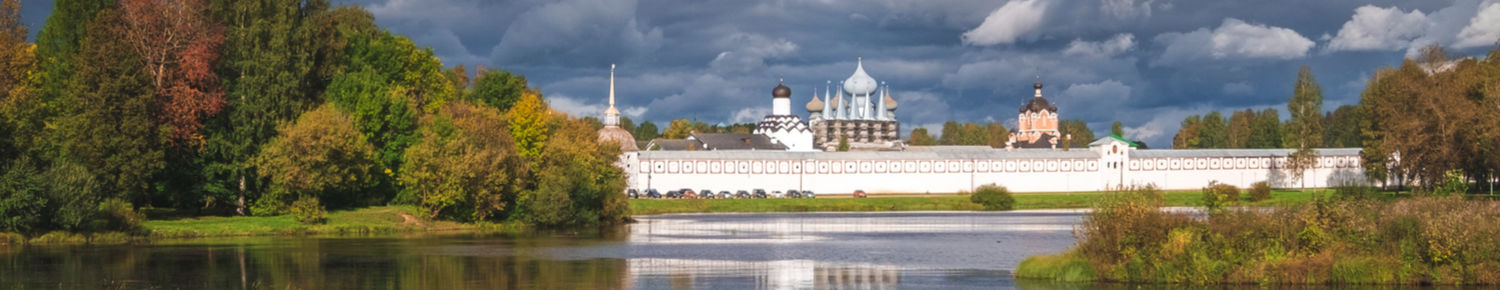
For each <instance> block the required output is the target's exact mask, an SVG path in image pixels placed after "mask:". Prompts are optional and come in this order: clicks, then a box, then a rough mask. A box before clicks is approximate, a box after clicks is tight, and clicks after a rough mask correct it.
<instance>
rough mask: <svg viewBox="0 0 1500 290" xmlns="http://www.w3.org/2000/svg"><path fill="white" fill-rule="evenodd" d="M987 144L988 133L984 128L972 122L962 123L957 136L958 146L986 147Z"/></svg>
mask: <svg viewBox="0 0 1500 290" xmlns="http://www.w3.org/2000/svg"><path fill="white" fill-rule="evenodd" d="M987 144H989V131H988V129H986V128H985V127H984V126H979V125H978V124H974V122H967V123H964V126H963V129H962V130H961V133H960V134H959V145H971V146H972V145H987Z"/></svg>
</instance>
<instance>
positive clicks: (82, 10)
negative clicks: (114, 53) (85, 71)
mask: <svg viewBox="0 0 1500 290" xmlns="http://www.w3.org/2000/svg"><path fill="white" fill-rule="evenodd" d="M115 3H116V0H56V1H55V2H54V4H53V6H52V13H51V14H48V16H47V22H46V24H45V25H42V28H41V31H39V32H38V33H37V37H36V62H37V67H38V69H39V72H41V75H39V76H38V78H39V80H37V82H36V83H37V88H36V91H35V93H36V94H37V98H38V99H40V100H42V101H43V102H47V103H51V102H53V101H54V100H55V99H57V98H58V97H59V96H62V94H63V92H64V91H65V90H67V86H68V83H69V79H70V78H72V77H73V75H74V74H75V71H74V68H73V66H74V61H75V60H76V58H75V57H74V56H73V55H75V54H78V51H79V50H80V47H81V46H82V42H83V40H84V38H85V37H86V36H87V35H88V26H89V23H90V22H93V21H94V17H95V16H97V15H99V12H100V11H104V9H106V8H111V7H114V6H115ZM40 113H42V114H50V112H46V111H43V112H40Z"/></svg>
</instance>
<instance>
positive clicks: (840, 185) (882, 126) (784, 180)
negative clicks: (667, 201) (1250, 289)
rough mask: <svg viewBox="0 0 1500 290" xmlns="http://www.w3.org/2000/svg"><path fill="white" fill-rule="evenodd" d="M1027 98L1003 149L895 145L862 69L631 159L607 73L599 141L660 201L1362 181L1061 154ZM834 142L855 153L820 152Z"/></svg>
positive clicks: (1352, 162) (1215, 155)
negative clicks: (803, 111)
mask: <svg viewBox="0 0 1500 290" xmlns="http://www.w3.org/2000/svg"><path fill="white" fill-rule="evenodd" d="M1034 89H1035V94H1034V95H1033V96H1032V97H1031V98H1030V99H1029V101H1028V102H1026V103H1024V104H1023V105H1022V107H1021V108H1020V114H1019V115H1018V120H1017V121H1018V123H1019V126H1018V128H1016V129H1017V130H1016V131H1015V132H1013V134H1011V136H1012V137H1011V140H1010V142H1008V145H1007V148H1004V149H994V148H989V147H987V146H906V145H904V144H902V142H901V141H900V136H901V134H900V133H899V132H898V130H899V129H900V125H899V123H898V121H897V120H896V118H895V117H896V116H895V110H896V101H895V99H893V98H892V97H891V94H890V88H889V87H888V86H885V85H877V83H876V82H875V80H874V79H873V78H871V77H870V76H869V75H868V74H867V73H865V69H864V65H863V63H862V62H861V63H860V64H859V65H857V66H856V68H855V72H854V75H853V76H850V77H849V79H848V80H845V81H844V82H843V83H842V84H841V88H840V89H839V90H836V91H825V94H824V97H826V101H824V100H822V99H819V98H818V96H817V95H816V93H814V94H813V97H812V98H811V100H810V101H809V102H808V104H807V110H808V112H809V118H808V119H809V120H808V122H809V123H806V124H805V123H803V122H802V120H801V118H800V117H799V116H798V115H795V114H792V113H791V95H792V92H791V89H790V88H788V87H786V86H785V85H777V86H776V88H774V89H773V90H772V94H771V95H772V98H771V103H772V113H771V115H767V116H766V118H765V120H763V121H761V123H760V124H759V125H758V126H757V128H756V130H755V132H754V133H753V134H695V135H694V136H693V137H691V140H689V141H690V143H691V144H692V145H690V146H682V148H681V149H679V150H668V151H639V150H638V149H637V148H636V145H635V143H634V142H633V140H634V139H633V138H631V137H630V135H629V133H628V132H625V130H622V129H620V128H619V127H618V126H619V111H618V110H616V109H615V108H614V78H613V72H611V78H610V108H609V109H608V110H607V111H605V118H604V120H605V128H604V129H601V130H600V131H599V134H600V135H599V136H600V138H601V139H603V140H618V141H621V142H620V144H621V148H622V149H625V153H624V154H623V156H621V159H620V162H621V163H620V164H621V167H623V168H624V169H625V171H626V174H627V175H628V182H629V186H630V188H637V189H646V188H656V189H659V190H663V191H665V190H667V189H678V188H693V189H695V190H697V189H712V190H729V191H735V190H749V189H755V188H761V189H766V190H787V189H798V190H812V191H814V192H818V193H823V194H830V193H833V194H838V193H849V192H852V191H854V190H856V189H863V190H865V191H867V192H871V193H953V192H959V191H968V190H972V189H973V188H975V187H977V186H980V185H985V184H992V183H993V184H999V185H1002V186H1005V187H1007V188H1009V189H1010V190H1012V191H1019V192H1069V191H1100V190H1105V189H1107V188H1109V187H1114V186H1118V185H1145V184H1155V185H1157V186H1159V187H1162V188H1163V189H1198V188H1202V187H1204V186H1206V185H1207V184H1208V183H1209V182H1210V181H1219V182H1222V183H1228V184H1232V185H1234V186H1238V187H1248V186H1249V185H1250V184H1251V183H1255V182H1259V181H1270V182H1271V183H1272V186H1274V187H1302V186H1306V187H1328V186H1330V185H1332V184H1336V183H1338V182H1345V181H1356V180H1358V181H1362V180H1363V178H1364V174H1363V167H1362V166H1361V164H1360V158H1359V150H1360V149H1359V148H1333V149H1319V150H1318V153H1319V157H1318V162H1317V166H1316V168H1314V169H1311V170H1308V171H1307V172H1306V173H1305V175H1304V178H1303V181H1301V182H1295V183H1294V180H1293V178H1292V174H1291V172H1288V171H1287V170H1285V167H1286V162H1287V158H1286V157H1287V156H1288V154H1290V153H1291V150H1288V149H1193V150H1178V149H1137V148H1136V145H1135V144H1134V143H1131V142H1130V141H1126V140H1124V139H1120V138H1118V137H1114V136H1111V137H1105V138H1102V139H1099V140H1097V141H1094V142H1093V143H1091V144H1089V147H1088V148H1077V149H1072V150H1066V149H1060V148H1059V146H1057V145H1056V144H1059V143H1060V142H1062V140H1064V139H1065V138H1068V136H1060V134H1059V132H1058V130H1057V120H1059V119H1060V118H1059V117H1058V108H1057V107H1056V106H1055V105H1053V104H1051V103H1050V102H1048V101H1047V100H1046V99H1045V98H1043V97H1042V84H1041V83H1040V82H1038V83H1036V84H1035V86H1034ZM995 109H996V110H1004V109H1005V108H995ZM840 138H847V140H849V143H850V144H851V148H854V149H855V150H852V151H851V152H826V151H831V150H830V149H832V148H833V147H834V146H836V145H837V143H838V142H839V141H838V140H839V139H840ZM757 140H758V141H757ZM757 144H760V145H757Z"/></svg>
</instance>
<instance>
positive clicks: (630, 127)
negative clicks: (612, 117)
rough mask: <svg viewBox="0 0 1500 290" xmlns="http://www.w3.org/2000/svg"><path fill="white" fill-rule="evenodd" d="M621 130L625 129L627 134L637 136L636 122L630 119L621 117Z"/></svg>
mask: <svg viewBox="0 0 1500 290" xmlns="http://www.w3.org/2000/svg"><path fill="white" fill-rule="evenodd" d="M620 129H624V130H625V132H630V133H631V134H635V121H634V120H630V117H626V116H620Z"/></svg>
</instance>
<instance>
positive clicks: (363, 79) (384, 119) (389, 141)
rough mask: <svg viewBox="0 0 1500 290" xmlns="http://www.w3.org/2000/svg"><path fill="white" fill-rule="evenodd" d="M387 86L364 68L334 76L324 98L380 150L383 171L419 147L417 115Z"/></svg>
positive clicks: (372, 71)
mask: <svg viewBox="0 0 1500 290" xmlns="http://www.w3.org/2000/svg"><path fill="white" fill-rule="evenodd" d="M386 83H387V82H386V78H385V76H382V75H380V74H379V73H376V72H375V71H374V70H371V69H368V68H364V69H360V70H359V71H354V72H349V73H345V74H340V75H338V76H335V77H334V79H333V82H332V83H330V84H329V85H328V89H327V91H326V92H325V93H324V96H326V97H327V98H328V100H329V102H331V103H333V104H334V105H335V106H336V107H337V108H338V109H339V110H341V111H344V112H347V113H348V114H349V115H350V117H351V118H352V121H353V123H354V127H355V128H357V129H359V132H361V133H362V134H361V136H360V138H361V139H364V140H367V141H368V142H369V143H370V144H371V145H373V146H375V148H377V149H378V150H379V153H380V154H379V160H380V164H381V165H382V167H384V168H389V169H396V168H400V166H401V160H402V159H401V154H402V153H403V152H405V151H406V148H408V147H411V145H412V144H414V143H416V140H417V137H418V136H417V114H416V112H414V111H415V110H413V109H412V106H411V105H409V103H407V99H406V98H405V97H404V96H401V95H398V91H392V90H391V88H389V87H387V86H386V85H385V84H386ZM325 202H326V200H325Z"/></svg>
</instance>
